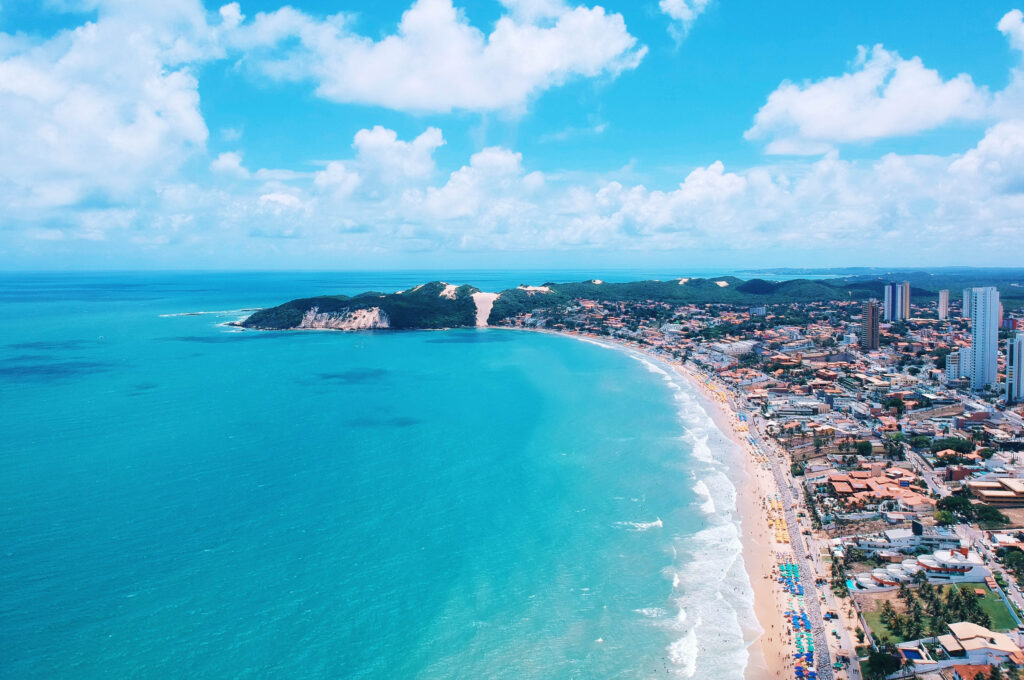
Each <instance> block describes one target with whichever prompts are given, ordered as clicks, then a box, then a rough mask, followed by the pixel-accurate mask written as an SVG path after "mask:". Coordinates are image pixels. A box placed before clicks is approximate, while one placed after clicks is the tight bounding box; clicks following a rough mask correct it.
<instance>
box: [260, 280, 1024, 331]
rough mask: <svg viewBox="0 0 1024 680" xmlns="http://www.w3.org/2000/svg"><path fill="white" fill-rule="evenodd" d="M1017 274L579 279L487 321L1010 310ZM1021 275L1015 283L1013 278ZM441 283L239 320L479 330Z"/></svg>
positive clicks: (509, 296) (516, 297) (1020, 300)
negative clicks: (983, 297)
mask: <svg viewBox="0 0 1024 680" xmlns="http://www.w3.org/2000/svg"><path fill="white" fill-rule="evenodd" d="M1015 271H1016V274H1012V273H1009V272H1004V273H1002V274H1001V278H1000V277H996V279H993V280H991V281H987V280H985V279H984V278H979V276H982V275H981V274H977V273H974V274H970V275H960V274H957V273H948V272H947V273H944V274H941V275H933V274H928V273H925V272H906V273H885V274H881V273H878V274H874V273H873V274H868V273H864V274H854V275H852V276H848V277H846V278H835V279H801V278H796V279H791V280H788V281H769V280H766V279H760V278H755V279H750V280H748V281H744V280H742V279H738V278H736V277H734V276H722V277H715V278H692V279H670V280H665V281H631V282H626V283H603V282H600V281H594V280H591V281H577V282H569V283H546V284H544V285H545V286H546V287H547V288H548V290H547V291H540V290H536V289H534V290H530V289H524V288H513V289H510V290H505V291H502V292H501V295H500V297H499V298H498V299H497V300H495V302H494V307H493V308H492V310H491V314H490V317H489V319H488V321H489V323H491V324H497V323H500V322H501V321H503V320H505V319H510V318H513V317H515V316H517V315H520V314H525V313H529V312H533V311H536V310H552V309H556V308H559V307H564V306H566V305H568V304H570V303H571V302H572V301H573V300H577V299H586V300H593V301H595V302H599V303H600V302H642V301H651V302H662V303H667V304H673V305H685V304H732V305H764V304H785V303H794V302H815V301H829V300H861V299H867V298H881V297H882V294H883V292H882V289H883V286H884V285H885V284H886V283H888V282H891V281H903V280H907V281H910V282H911V286H912V287H911V296H912V298H913V299H914V300H931V299H934V298H936V297H937V291H938V290H939V289H940V288H948V289H949V290H950V291H951V292H952V293H953V294H954V295H955V294H958V291H959V290H960V289H961V288H962V287H965V286H971V285H982V284H987V285H993V284H994V285H997V286H998V287H999V289H1000V292H1001V293H1002V296H1003V300H1004V304H1005V305H1006V306H1007V308H1012V307H1014V306H1020V305H1022V304H1024V287H1022V280H1021V279H1020V272H1019V270H1015ZM1014 276H1016V277H1017V278H1016V279H1015V278H1013V277H1014ZM444 285H445V284H443V283H440V282H437V281H435V282H432V283H428V284H425V285H423V286H419V287H417V288H414V289H410V290H407V291H403V292H402V293H391V294H385V293H378V292H368V293H361V294H359V295H356V296H353V297H348V296H345V295H333V296H323V297H313V298H304V299H301V300H292V301H291V302H287V303H285V304H283V305H280V306H278V307H273V308H270V309H265V310H262V311H260V312H257V313H255V314H253V315H252V316H251V317H249V318H248V319H246V320H245V321H244V322H242V324H241V325H243V326H245V327H248V328H271V329H286V328H295V327H296V326H298V325H299V324H300V323H301V321H302V316H303V314H305V313H306V312H307V311H308V310H310V309H312V308H313V307H317V308H319V311H320V312H321V313H325V312H326V313H343V312H345V311H352V310H357V309H369V308H372V307H379V308H380V309H381V311H383V312H384V313H385V314H387V316H388V318H389V319H390V322H391V327H392V328H396V329H414V328H452V327H460V326H473V325H475V305H474V303H473V300H472V297H471V295H472V293H473V292H475V291H476V289H475V288H471V287H470V286H462V287H460V288H459V289H458V291H457V294H456V295H455V298H454V299H449V298H447V297H443V296H441V295H440V293H441V291H443V290H444Z"/></svg>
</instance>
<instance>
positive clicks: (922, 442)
mask: <svg viewBox="0 0 1024 680" xmlns="http://www.w3.org/2000/svg"><path fill="white" fill-rule="evenodd" d="M931 443H932V440H931V438H929V437H926V436H925V435H923V434H918V435H914V436H913V437H911V438H910V446H911V447H913V448H915V449H924V448H927V447H928V445H929V444H931Z"/></svg>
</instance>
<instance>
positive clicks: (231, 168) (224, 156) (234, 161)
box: [210, 151, 250, 178]
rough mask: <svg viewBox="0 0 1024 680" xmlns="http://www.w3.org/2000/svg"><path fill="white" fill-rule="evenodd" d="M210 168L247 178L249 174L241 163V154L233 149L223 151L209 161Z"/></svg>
mask: <svg viewBox="0 0 1024 680" xmlns="http://www.w3.org/2000/svg"><path fill="white" fill-rule="evenodd" d="M210 170H213V171H214V172H218V173H222V174H225V175H234V176H235V177H242V178H247V177H249V175H250V173H249V171H248V170H246V169H245V167H244V166H243V165H242V154H240V153H238V152H235V151H225V152H223V153H221V154H219V155H218V156H217V157H216V158H215V159H213V162H212V163H210Z"/></svg>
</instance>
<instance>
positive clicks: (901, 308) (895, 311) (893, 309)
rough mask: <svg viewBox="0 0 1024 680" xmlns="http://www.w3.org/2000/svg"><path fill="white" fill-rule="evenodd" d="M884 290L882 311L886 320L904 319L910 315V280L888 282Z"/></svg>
mask: <svg viewBox="0 0 1024 680" xmlns="http://www.w3.org/2000/svg"><path fill="white" fill-rule="evenodd" d="M884 292H885V301H884V303H883V305H882V312H883V313H884V316H885V320H886V321H889V322H893V321H903V320H904V319H907V318H908V317H910V282H908V281H904V282H903V283H888V284H886V285H885V290H884Z"/></svg>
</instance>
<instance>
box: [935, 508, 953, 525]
mask: <svg viewBox="0 0 1024 680" xmlns="http://www.w3.org/2000/svg"><path fill="white" fill-rule="evenodd" d="M935 522H936V523H938V524H941V525H943V526H949V525H950V524H953V523H954V522H956V518H955V517H953V513H951V512H950V511H949V510H937V511H936V512H935Z"/></svg>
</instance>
